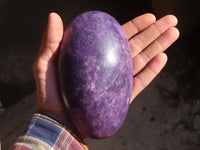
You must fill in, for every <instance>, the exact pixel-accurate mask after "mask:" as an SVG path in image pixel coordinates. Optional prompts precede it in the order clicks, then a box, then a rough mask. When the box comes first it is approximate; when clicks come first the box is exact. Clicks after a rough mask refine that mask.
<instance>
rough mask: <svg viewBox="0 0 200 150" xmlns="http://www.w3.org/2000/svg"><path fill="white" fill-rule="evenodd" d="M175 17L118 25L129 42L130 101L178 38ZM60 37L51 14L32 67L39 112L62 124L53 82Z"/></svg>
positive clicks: (62, 113) (161, 64) (62, 112)
mask: <svg viewBox="0 0 200 150" xmlns="http://www.w3.org/2000/svg"><path fill="white" fill-rule="evenodd" d="M176 24H177V19H176V17H174V16H172V15H168V16H165V17H163V18H161V19H160V20H158V21H156V19H155V16H154V15H152V14H144V15H142V16H139V17H137V18H135V19H133V20H131V21H129V22H127V23H126V24H124V25H122V28H123V30H124V31H125V34H126V36H127V39H128V40H129V44H130V47H131V55H132V59H133V70H134V74H133V78H134V82H133V89H132V97H131V101H132V100H133V99H134V98H135V97H136V96H137V95H138V94H139V93H140V92H141V91H142V90H143V89H144V88H145V87H146V86H147V85H148V84H149V83H150V82H151V81H152V80H153V79H154V78H155V76H156V75H157V74H158V73H159V72H160V70H161V69H162V68H163V67H164V66H165V64H166V62H167V56H166V55H165V54H164V53H163V51H164V50H166V49H167V48H168V47H169V46H170V45H171V44H172V43H173V42H174V41H175V40H176V39H177V38H178V36H179V32H178V30H177V29H176V28H175V27H174V26H176ZM62 36H63V23H62V20H61V18H60V17H59V15H57V14H56V13H51V14H50V15H49V19H48V26H47V29H46V32H45V34H44V38H43V41H42V44H41V47H40V50H39V53H38V56H37V58H36V60H35V63H34V67H33V70H34V75H35V80H36V84H37V100H38V109H39V111H44V112H50V113H52V114H56V115H57V116H58V117H59V118H61V119H62V120H66V112H65V109H64V107H63V105H62V101H61V96H60V94H59V90H58V82H57V63H56V60H57V52H58V48H59V45H60V42H61V40H62Z"/></svg>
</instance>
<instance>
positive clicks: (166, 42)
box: [133, 27, 179, 75]
mask: <svg viewBox="0 0 200 150" xmlns="http://www.w3.org/2000/svg"><path fill="white" fill-rule="evenodd" d="M178 37H179V31H178V29H176V28H175V27H171V28H170V29H168V30H167V31H166V32H165V33H163V34H162V35H161V36H160V37H159V38H158V39H157V40H155V41H154V42H153V43H152V44H151V45H150V46H149V47H147V48H146V49H145V50H144V51H142V52H141V53H140V54H138V55H137V56H135V57H134V58H133V69H134V75H136V74H137V73H138V72H140V71H141V70H142V69H143V68H144V67H145V66H146V64H147V63H148V62H149V61H150V60H151V59H153V58H154V57H155V56H156V55H157V54H158V53H161V52H163V51H165V50H166V49H167V48H168V47H169V46H170V45H171V44H172V43H174V42H175V41H176V40H177V39H178Z"/></svg>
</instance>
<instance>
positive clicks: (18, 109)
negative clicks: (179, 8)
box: [0, 0, 200, 150]
mask: <svg viewBox="0 0 200 150" xmlns="http://www.w3.org/2000/svg"><path fill="white" fill-rule="evenodd" d="M48 2H49V3H50V4H49V5H48V7H44V6H45V2H41V3H39V1H37V0H36V1H34V2H30V3H28V2H25V1H24V2H23V3H20V4H18V3H17V1H14V0H10V1H5V0H4V1H0V12H1V15H0V33H2V34H1V36H0V69H1V72H0V91H1V92H0V102H1V103H2V105H3V106H2V107H1V108H0V138H1V139H0V140H1V149H2V150H8V149H9V147H10V146H11V145H12V144H13V143H14V141H15V140H16V138H17V137H18V136H19V135H20V134H21V133H22V131H23V129H24V128H25V126H26V123H27V122H28V120H29V119H30V117H31V115H32V114H33V113H34V112H35V109H36V93H35V83H34V78H33V73H32V64H33V61H34V58H35V56H36V54H37V50H38V48H39V45H40V40H41V38H42V33H43V32H44V29H45V25H46V24H45V23H46V20H47V16H48V12H50V11H51V9H52V6H53V5H54V3H53V1H48ZM11 3H12V5H11ZM68 3H70V4H71V6H73V8H77V7H76V4H74V3H73V2H72V1H69V2H68ZM99 3H100V2H98V3H94V2H91V3H90V5H92V6H88V5H86V4H85V3H83V2H80V4H79V5H80V6H81V7H78V8H79V9H77V10H75V11H74V10H73V9H72V8H71V9H68V10H63V9H64V7H67V4H65V5H64V6H62V5H61V4H62V3H58V4H57V5H55V6H54V7H55V8H54V10H55V11H58V12H60V14H66V13H68V14H70V13H71V15H70V17H69V19H63V20H64V22H65V24H68V23H69V22H70V20H72V18H74V16H76V15H77V14H78V13H79V12H82V11H85V10H87V9H89V8H90V7H91V8H95V9H101V10H102V9H103V10H104V11H106V12H110V13H111V14H113V15H114V16H115V17H116V18H118V20H119V21H120V22H121V23H123V22H124V21H125V20H128V19H130V18H132V17H135V16H137V15H138V14H142V13H144V12H149V11H150V8H149V7H150V4H149V3H146V5H145V6H143V8H144V9H143V10H141V9H140V8H141V7H142V4H138V5H136V6H133V8H135V11H134V13H132V14H131V15H130V12H131V11H132V9H131V8H130V6H129V5H130V4H129V3H128V2H127V3H125V6H126V7H127V8H129V9H127V10H125V9H123V8H122V7H120V3H119V4H116V5H113V3H112V2H110V3H107V8H104V7H102V5H103V4H104V3H105V2H104V3H103V2H102V4H99ZM141 3H143V1H141ZM22 4H23V5H22ZM98 4H99V6H98ZM30 5H32V7H30V8H29V7H28V6H30ZM96 5H97V6H98V7H97V6H96ZM15 6H18V7H15ZM128 6H129V7H128ZM111 7H112V8H113V9H112V10H110V9H109V8H111ZM36 8H38V11H35V10H36ZM43 8H44V9H45V10H43V11H42V9H43ZM58 8H62V9H58ZM83 8H84V9H83ZM24 12H26V14H25V13H24ZM120 12H123V14H124V16H126V17H122V13H120ZM119 14H120V15H119ZM127 14H129V15H127ZM64 16H65V15H62V17H63V18H65V17H64ZM10 18H12V19H10ZM199 51H200V27H197V28H195V29H193V30H192V31H191V32H189V33H185V34H184V35H181V37H180V39H179V40H178V41H177V42H176V43H175V44H174V45H173V46H172V47H170V48H169V49H168V50H167V52H166V53H167V54H168V57H169V60H168V64H167V65H166V67H165V68H164V70H163V71H162V72H161V73H160V74H159V76H158V77H157V78H156V79H155V80H154V81H153V82H152V83H151V84H150V85H149V86H148V87H147V88H146V89H145V90H144V91H143V92H142V93H141V94H140V95H139V96H138V97H137V98H136V99H135V100H134V101H133V103H132V104H131V105H130V109H129V112H128V115H127V118H126V120H125V122H124V124H123V126H122V128H121V129H120V130H119V131H118V132H117V134H116V135H114V136H112V137H109V138H107V139H104V140H89V139H87V140H86V143H87V144H88V146H89V148H90V149H91V150H102V149H103V150H133V149H134V150H146V149H148V150H200V86H199V84H200V61H199V56H200V55H199V54H200V53H199ZM0 106H1V104H0Z"/></svg>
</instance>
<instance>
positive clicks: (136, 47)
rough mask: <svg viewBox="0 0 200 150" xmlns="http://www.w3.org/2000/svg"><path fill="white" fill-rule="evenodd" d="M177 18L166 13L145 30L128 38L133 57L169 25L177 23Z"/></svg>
mask: <svg viewBox="0 0 200 150" xmlns="http://www.w3.org/2000/svg"><path fill="white" fill-rule="evenodd" d="M177 22H178V21H177V18H176V17H175V16H173V15H168V16H165V17H163V18H161V19H160V20H158V21H156V22H155V23H154V24H152V25H151V26H149V27H148V28H147V29H146V30H144V31H143V32H141V33H140V34H138V35H137V36H135V37H134V38H132V39H130V40H129V44H130V47H131V51H132V52H131V55H132V57H135V56H136V55H137V54H139V53H140V52H141V51H142V50H144V49H145V48H146V47H147V46H148V45H149V44H150V43H152V42H153V41H154V40H155V39H157V38H158V37H159V36H160V35H161V34H163V33H164V32H165V31H166V30H167V29H169V28H170V27H173V26H176V25H177Z"/></svg>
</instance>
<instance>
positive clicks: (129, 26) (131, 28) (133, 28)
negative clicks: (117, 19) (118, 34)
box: [122, 13, 156, 39]
mask: <svg viewBox="0 0 200 150" xmlns="http://www.w3.org/2000/svg"><path fill="white" fill-rule="evenodd" d="M155 21H156V17H155V16H154V15H153V14H149V13H148V14H144V15H141V16H139V17H137V18H135V19H133V20H131V21H129V22H127V23H125V24H124V25H122V28H123V30H124V32H125V34H126V37H127V38H128V39H130V38H131V37H132V36H134V35H135V34H137V33H138V32H140V31H142V30H144V29H145V28H147V27H148V26H149V25H151V24H152V23H154V22H155Z"/></svg>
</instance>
